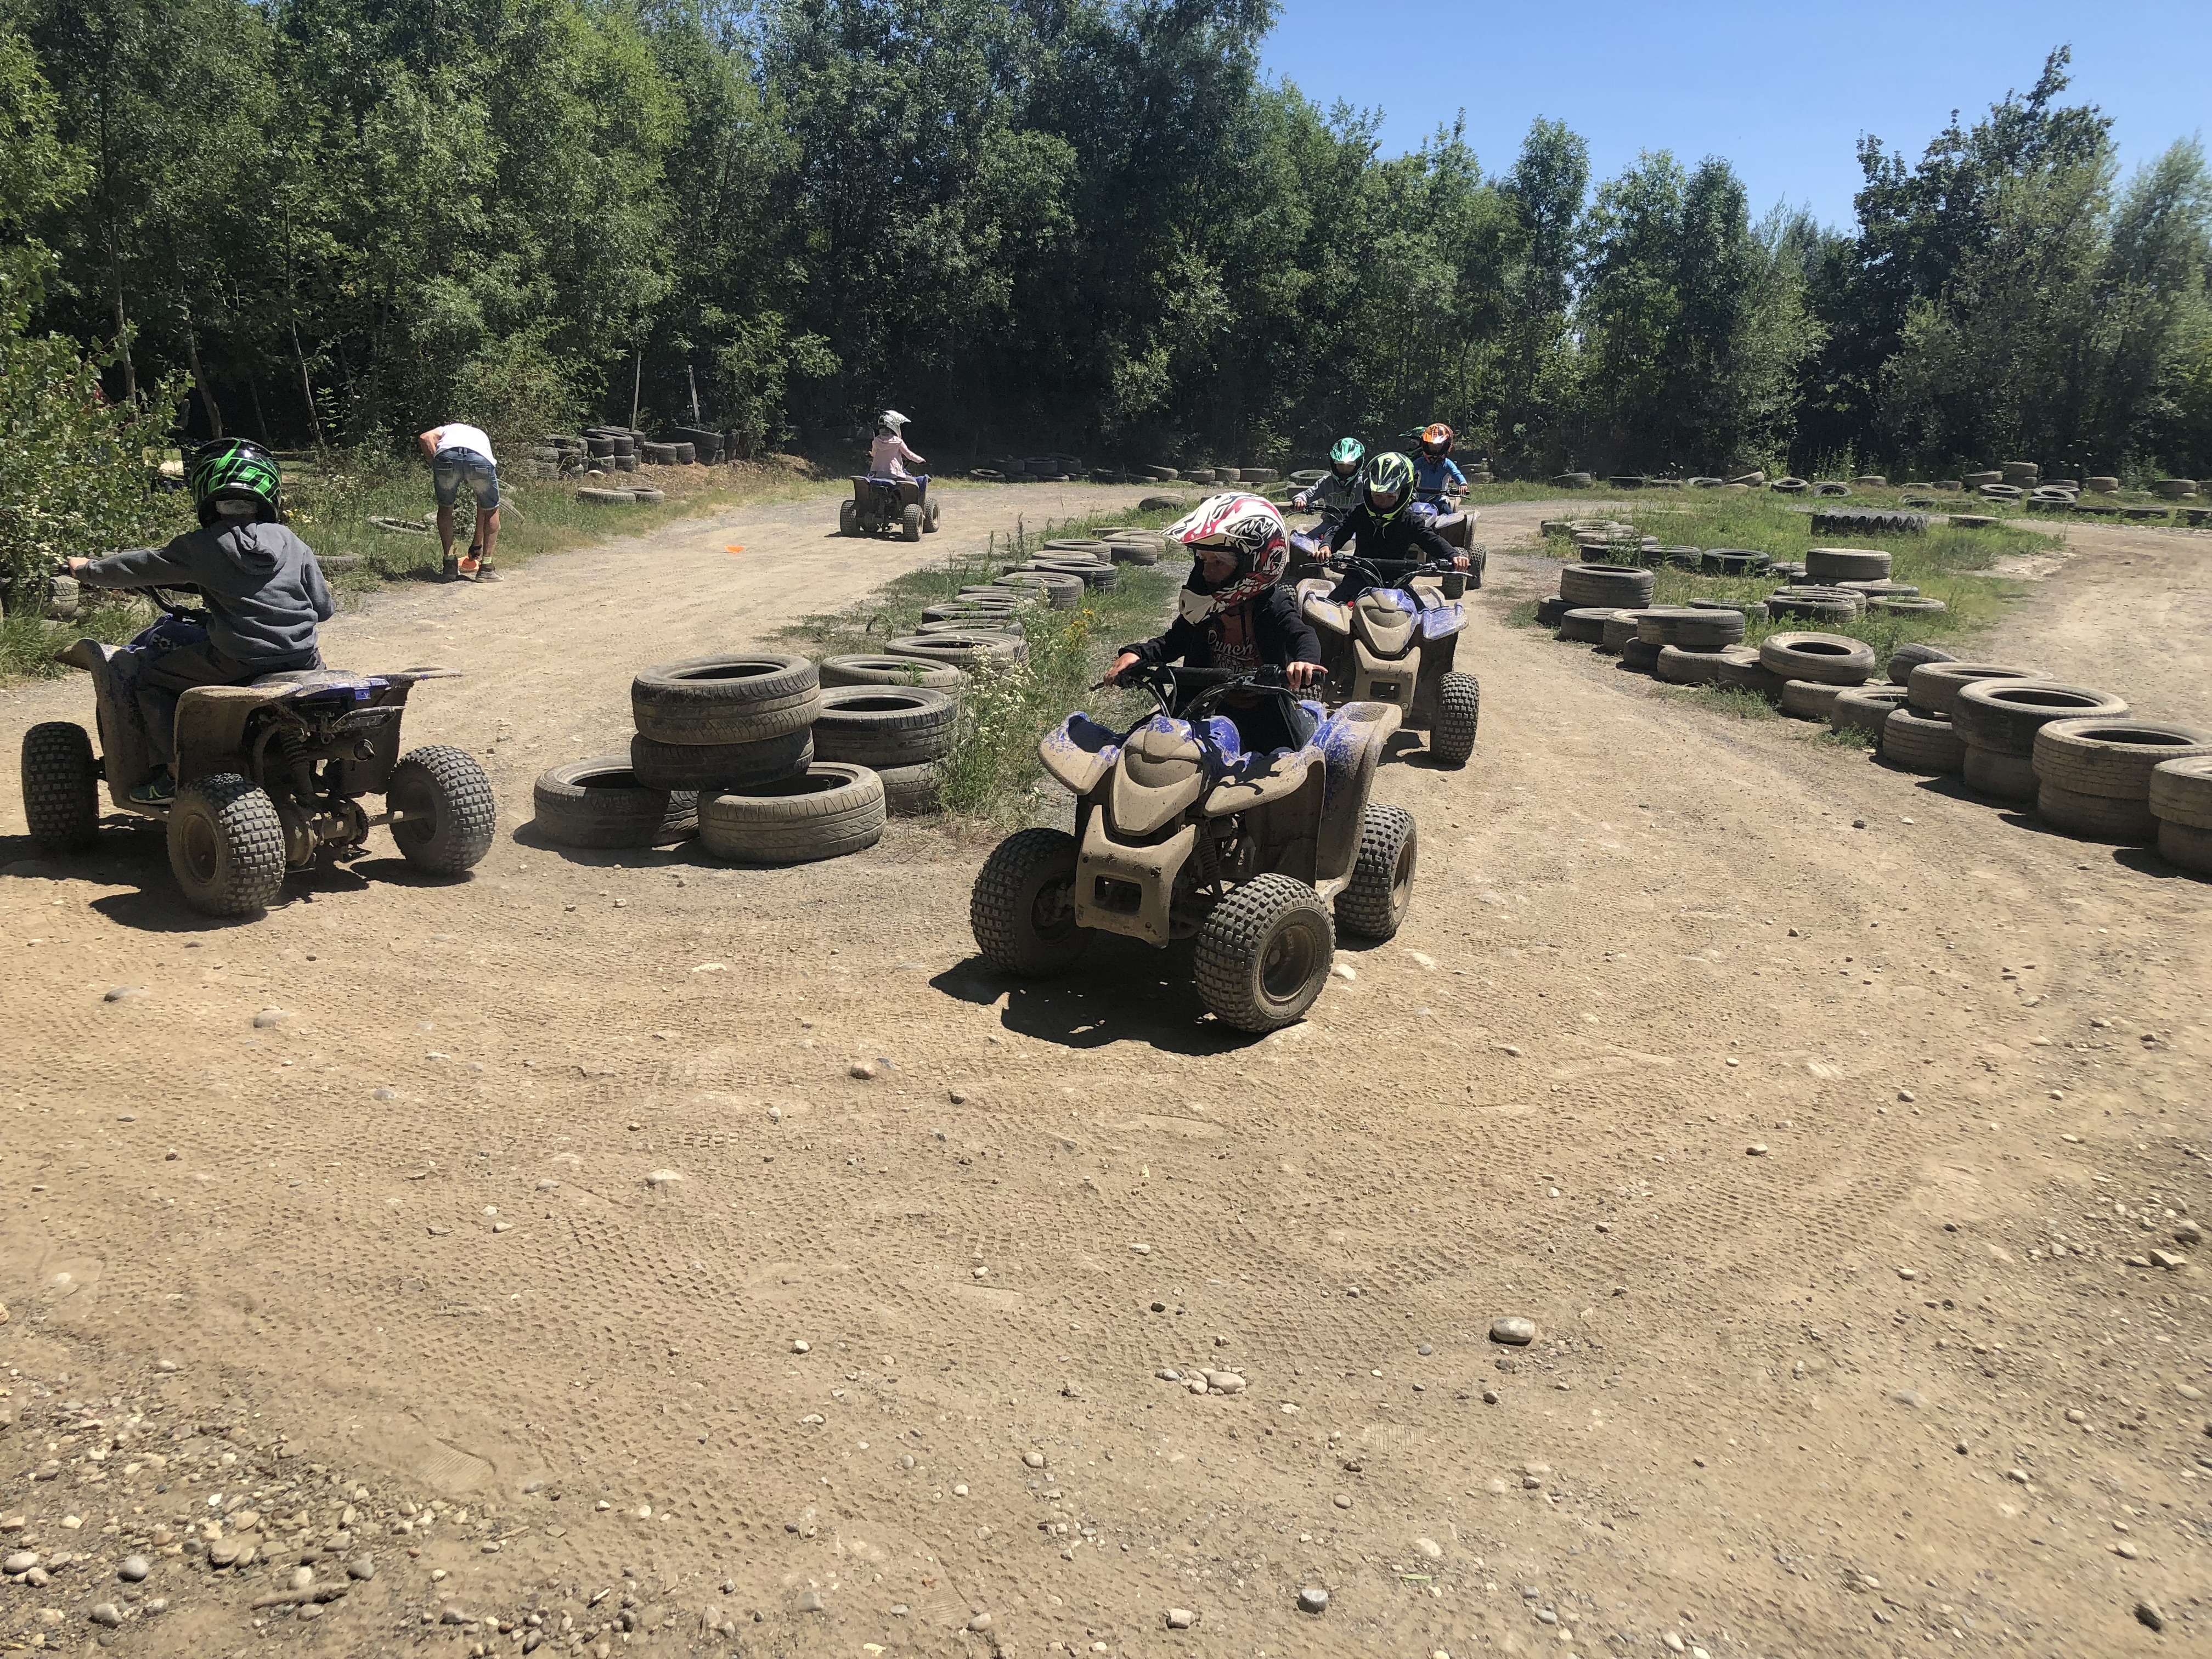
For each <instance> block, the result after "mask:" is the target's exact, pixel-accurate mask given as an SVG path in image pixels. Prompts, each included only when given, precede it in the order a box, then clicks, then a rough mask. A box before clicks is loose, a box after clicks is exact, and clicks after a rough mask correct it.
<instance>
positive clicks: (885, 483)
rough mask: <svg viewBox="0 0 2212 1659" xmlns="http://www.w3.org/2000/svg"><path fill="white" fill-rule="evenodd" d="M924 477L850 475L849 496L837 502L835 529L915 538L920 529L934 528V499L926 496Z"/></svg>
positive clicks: (918, 537)
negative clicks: (886, 533) (890, 533)
mask: <svg viewBox="0 0 2212 1659" xmlns="http://www.w3.org/2000/svg"><path fill="white" fill-rule="evenodd" d="M928 497H929V480H928V479H927V478H878V477H868V476H867V475H866V474H865V473H855V474H854V476H853V499H852V500H851V501H840V502H838V503H837V533H838V534H839V535H841V536H880V535H883V534H884V533H885V532H897V533H898V534H900V535H902V536H903V537H904V538H906V539H907V540H908V541H910V542H918V541H920V540H921V537H922V532H924V531H933V530H935V529H936V528H937V503H936V502H935V501H931V500H930V499H928Z"/></svg>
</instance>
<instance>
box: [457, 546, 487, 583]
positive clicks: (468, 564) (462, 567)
mask: <svg viewBox="0 0 2212 1659" xmlns="http://www.w3.org/2000/svg"><path fill="white" fill-rule="evenodd" d="M456 568H458V569H459V571H460V573H461V574H462V575H464V576H473V575H475V574H477V571H478V570H480V569H482V568H483V561H482V560H481V559H479V558H478V557H477V550H476V549H475V548H473V547H472V548H471V549H470V550H468V551H467V552H465V553H464V554H462V555H461V562H460V563H459V566H458V567H456Z"/></svg>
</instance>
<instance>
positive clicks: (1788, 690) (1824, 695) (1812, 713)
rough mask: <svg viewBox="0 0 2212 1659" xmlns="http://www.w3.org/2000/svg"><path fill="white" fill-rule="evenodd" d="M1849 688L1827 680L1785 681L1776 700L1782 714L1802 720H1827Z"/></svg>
mask: <svg viewBox="0 0 2212 1659" xmlns="http://www.w3.org/2000/svg"><path fill="white" fill-rule="evenodd" d="M1846 689H1847V688H1846V687H1844V686H1840V685H1834V684H1829V683H1828V682H1826V681H1825V680H1784V681H1783V683H1782V695H1781V696H1780V697H1778V699H1776V701H1777V702H1780V703H1781V705H1782V712H1783V713H1784V714H1789V715H1792V716H1794V717H1795V718H1796V719H1798V720H1826V719H1827V718H1828V716H1829V715H1830V714H1833V713H1834V712H1835V708H1836V699H1837V698H1838V697H1839V696H1843V694H1844V691H1845V690H1846Z"/></svg>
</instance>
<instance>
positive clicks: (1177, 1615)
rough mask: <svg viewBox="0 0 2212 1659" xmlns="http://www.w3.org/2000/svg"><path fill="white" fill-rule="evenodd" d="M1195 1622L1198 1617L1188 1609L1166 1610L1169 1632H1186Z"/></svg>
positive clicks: (1175, 1608)
mask: <svg viewBox="0 0 2212 1659" xmlns="http://www.w3.org/2000/svg"><path fill="white" fill-rule="evenodd" d="M1197 1622H1198V1615H1197V1614H1196V1613H1193V1612H1192V1611H1191V1610H1190V1609H1189V1608H1188V1607H1170V1608H1169V1609H1168V1628H1169V1629H1170V1630H1188V1629H1189V1628H1190V1627H1191V1626H1193V1625H1194V1624H1196V1623H1197Z"/></svg>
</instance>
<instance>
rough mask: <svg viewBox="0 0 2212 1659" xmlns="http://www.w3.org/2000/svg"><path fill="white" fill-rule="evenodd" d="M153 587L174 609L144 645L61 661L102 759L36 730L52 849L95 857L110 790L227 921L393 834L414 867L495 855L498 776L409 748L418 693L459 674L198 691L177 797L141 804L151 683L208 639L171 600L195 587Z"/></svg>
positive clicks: (297, 675)
mask: <svg viewBox="0 0 2212 1659" xmlns="http://www.w3.org/2000/svg"><path fill="white" fill-rule="evenodd" d="M147 591H148V592H149V593H150V594H151V596H152V597H153V599H154V600H155V603H156V604H157V605H160V606H161V609H162V613H163V614H162V616H161V619H160V620H159V621H158V622H156V623H154V625H153V626H152V627H150V628H149V629H146V630H145V631H144V632H143V633H142V634H140V635H138V637H137V639H135V640H133V641H131V643H130V644H129V645H128V646H125V647H115V646H111V645H103V644H101V643H100V641H96V640H79V641H77V642H76V644H75V645H73V646H71V647H69V649H68V650H66V651H64V652H63V653H61V654H60V660H61V661H63V662H66V663H69V664H71V665H74V666H76V667H78V668H82V669H83V670H84V671H86V672H87V673H88V674H89V675H91V677H92V683H93V695H94V706H95V710H96V713H97V716H98V722H99V729H100V753H98V754H97V755H95V754H94V752H93V745H92V739H91V738H90V736H89V735H88V733H87V732H86V731H85V729H84V728H83V727H82V726H79V725H77V724H76V723H75V722H74V721H70V720H50V721H47V722H46V723H44V724H42V725H39V726H33V727H31V729H30V730H29V731H27V732H25V733H24V734H23V757H22V767H23V772H22V781H23V812H24V816H25V817H26V818H27V819H28V820H29V823H30V829H31V836H32V838H33V840H34V841H36V842H38V843H39V845H40V847H42V848H45V849H46V850H47V851H49V852H52V853H65V852H78V851H83V850H86V849H88V848H90V847H91V846H92V845H93V844H94V842H95V841H96V839H97V837H98V835H99V829H100V787H101V785H102V784H103V783H105V785H106V789H107V796H108V800H109V802H110V803H111V804H112V805H113V806H114V807H115V808H116V809H117V810H118V811H124V812H129V813H134V814H137V816H139V817H144V818H150V819H153V820H155V821H156V822H160V823H163V824H164V825H165V827H166V829H167V836H168V850H169V867H170V868H171V869H172V870H173V871H174V872H176V877H177V881H178V884H179V885H180V886H181V887H182V888H183V889H184V894H185V902H187V903H189V904H191V907H192V908H194V909H196V910H199V911H202V912H204V914H206V915H215V916H238V915H252V914H253V913H254V912H255V911H258V910H260V909H263V908H266V907H267V906H268V905H269V904H270V903H271V902H274V900H275V899H276V896H277V895H278V894H279V893H280V892H281V891H282V890H283V885H284V878H285V877H286V875H287V874H288V873H289V872H293V871H301V870H306V869H308V868H310V867H311V866H314V865H315V864H316V863H317V862H318V861H319V860H332V861H336V860H346V859H351V858H357V857H359V856H360V855H361V854H363V853H364V852H366V851H367V850H368V847H367V842H368V832H369V830H370V829H371V828H373V827H374V826H375V825H379V824H386V825H389V826H390V828H391V830H392V840H393V841H394V842H397V843H398V848H399V851H400V853H401V854H402V855H403V856H404V857H405V858H406V860H407V861H408V862H409V863H410V864H412V865H415V866H417V867H418V868H421V869H423V870H427V871H429V872H434V873H436V874H440V875H458V874H459V873H460V872H463V871H465V870H467V869H469V868H471V866H474V865H475V864H476V863H477V861H478V860H481V859H482V858H483V855H484V854H486V853H487V852H489V851H490V850H491V842H492V832H493V829H494V826H495V806H494V803H493V799H492V792H491V783H490V781H489V779H487V778H486V777H485V776H484V774H483V768H481V767H479V766H478V765H477V763H476V762H475V761H474V760H473V759H472V758H471V757H469V756H468V755H467V754H465V753H464V752H463V751H462V750H459V749H453V748H449V747H447V745H445V744H431V745H428V746H427V747H424V748H421V749H416V750H412V751H411V752H410V753H407V754H404V755H403V754H402V753H401V752H400V750H399V723H400V716H401V714H403V713H404V711H405V708H406V706H407V695H408V693H409V692H410V691H411V690H413V689H414V687H415V686H416V684H417V683H418V682H419V681H422V680H428V679H448V678H458V677H459V670H458V669H452V668H410V669H407V670H404V671H399V672H395V673H387V674H349V673H342V672H339V671H336V670H333V669H325V668H316V669H299V670H287V671H283V672H281V673H275V674H268V675H264V676H263V677H262V678H259V679H257V680H254V681H252V683H251V684H246V685H202V686H194V687H193V688H191V690H187V691H185V692H183V693H181V694H180V695H179V696H177V697H176V698H175V703H176V712H175V716H174V721H175V723H174V727H173V730H174V737H175V748H174V751H173V752H174V754H175V761H174V763H173V773H174V776H175V780H176V794H175V797H174V799H171V800H161V801H142V800H134V799H131V792H132V791H133V790H134V789H137V787H139V786H140V785H142V784H144V783H145V782H147V781H149V779H151V778H152V777H153V775H154V774H155V768H156V765H157V759H156V756H157V750H156V749H155V744H153V743H152V741H151V740H150V738H149V734H148V731H147V726H146V721H147V720H148V719H149V717H151V715H150V714H149V710H148V708H146V706H145V704H146V702H147V701H149V700H154V699H149V698H147V697H142V696H141V693H140V688H139V684H138V677H139V674H140V672H141V671H143V667H144V665H146V663H148V662H149V660H151V659H153V658H155V657H157V656H159V655H161V653H163V652H166V651H172V650H176V649H179V648H180V647H186V646H191V645H197V644H200V643H203V642H204V641H205V640H206V638H207V631H206V628H205V625H204V620H203V618H202V613H200V612H198V611H192V610H188V609H186V608H185V606H184V605H181V604H179V602H178V601H177V599H174V598H173V597H171V596H172V595H173V594H174V593H176V592H190V591H191V590H189V589H184V590H178V589H149V590H147ZM157 697H158V694H157ZM158 701H159V702H161V703H164V704H165V703H166V702H167V698H166V697H158ZM374 795H381V796H382V797H383V798H384V808H383V810H382V811H375V812H372V811H369V810H368V808H367V807H366V806H364V805H362V798H363V797H365V796H374Z"/></svg>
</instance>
